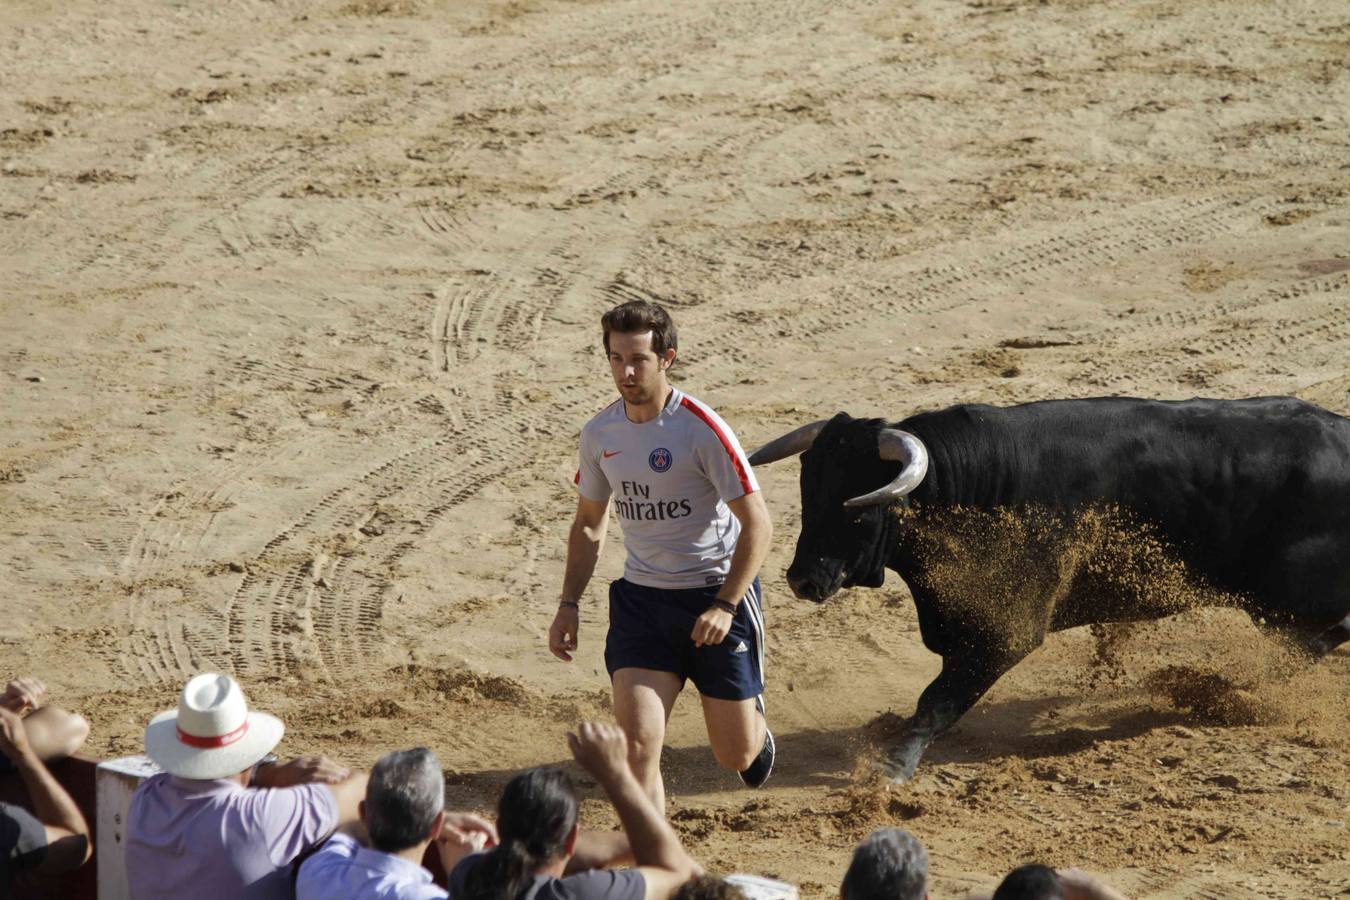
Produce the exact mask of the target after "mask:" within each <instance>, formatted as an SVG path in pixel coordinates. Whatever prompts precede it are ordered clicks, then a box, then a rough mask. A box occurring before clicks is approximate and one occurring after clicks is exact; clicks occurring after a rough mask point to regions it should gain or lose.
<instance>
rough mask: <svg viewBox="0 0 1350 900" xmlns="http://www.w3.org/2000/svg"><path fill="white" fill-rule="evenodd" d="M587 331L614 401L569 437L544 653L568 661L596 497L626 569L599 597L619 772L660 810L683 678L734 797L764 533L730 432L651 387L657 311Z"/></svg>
mask: <svg viewBox="0 0 1350 900" xmlns="http://www.w3.org/2000/svg"><path fill="white" fill-rule="evenodd" d="M600 324H601V327H602V329H603V332H604V345H605V351H606V353H607V354H608V356H609V366H610V370H611V372H612V373H613V376H614V384H615V385H616V386H617V387H618V389H619V395H620V397H619V399H618V400H616V401H615V402H614V403H612V404H611V405H610V406H609V407H607V408H606V409H605V410H604V411H602V412H601V413H600V414H599V415H597V416H596V417H595V418H593V419H591V420H590V421H589V422H587V423H586V425H585V427H584V428H582V430H581V465H580V469H579V470H578V472H577V478H576V482H577V488H578V490H579V492H580V497H579V498H578V500H577V513H576V518H575V519H574V520H573V522H572V530H571V532H570V534H569V535H568V539H567V567H566V571H565V573H564V576H563V589H562V599H561V601H560V602H559V605H558V613H557V615H556V616H555V617H554V619H553V625H552V627H550V628H549V632H548V643H549V649H550V650H551V651H553V654H554V655H555V656H557V657H558V658H559V659H562V660H564V661H570V660H571V659H572V655H571V651H573V650H575V649H576V648H577V631H578V627H579V624H578V619H579V601H580V599H581V595H582V593H583V592H584V591H585V589H586V585H587V583H588V582H589V581H590V578H591V574H592V573H593V572H594V571H595V562H596V560H597V559H598V558H599V556H600V550H601V548H602V547H603V546H604V541H605V531H606V528H607V526H608V522H609V506H610V502H611V500H612V501H613V505H614V508H615V511H616V512H617V513H618V517H619V520H620V521H621V522H622V523H623V533H624V542H625V544H626V545H627V547H628V559H627V561H626V562H625V564H624V575H623V578H620V579H619V580H618V581H615V582H614V583H612V584H611V585H610V586H609V634H608V635H607V636H606V638H605V667H606V668H607V669H608V670H609V674H610V678H611V680H612V682H613V687H614V712H615V717H616V718H617V719H618V721H619V724H620V725H621V726H622V727H623V729H624V731H625V732H627V734H628V740H629V756H630V763H631V765H632V768H633V774H634V775H636V776H637V778H638V781H639V782H641V784H642V786H643V788H644V789H645V790H646V791H647V793H648V794H649V795H650V796H651V798H652V802H654V803H655V804H656V806H657V808H658V809H660V810H662V811H664V810H665V789H664V786H663V784H662V781H661V746H662V744H663V743H664V742H665V733H666V722H667V721H668V720H669V718H670V711H671V708H672V707H673V706H674V705H675V698H676V697H677V696H678V695H679V693H680V690H681V689H682V688H683V687H684V682H685V679H686V678H687V679H692V680H693V682H694V686H695V687H697V688H698V692H699V694H700V696H701V698H702V701H703V718H704V721H705V722H706V724H707V727H708V741H709V743H710V744H711V745H712V751H713V755H714V756H716V757H717V761H718V762H719V763H721V764H722V765H723V766H726V767H727V768H729V769H732V770H734V771H736V772H739V773H740V776H741V780H742V781H744V782H745V783H746V784H747V785H749V786H750V787H759V786H760V785H762V784H763V783H764V782H765V781H766V780H767V779H768V777H769V773H770V771H771V770H772V769H773V760H774V743H773V735H772V734H770V733H769V729H768V727H767V725H766V724H765V721H764V702H763V698H762V695H763V693H764V615H763V612H762V611H761V608H760V586H759V579H758V577H757V575H758V573H759V567H760V565H761V564H762V563H763V562H764V557H765V555H766V554H767V553H768V549H769V542H770V539H771V537H772V533H773V526H772V525H771V524H770V522H769V512H768V509H767V508H766V507H765V505H764V499H763V496H762V495H761V494H760V493H759V485H758V483H757V482H756V481H755V476H754V473H753V472H752V471H751V469H750V463H749V462H748V461H747V460H746V458H745V452H744V451H743V450H742V449H741V445H740V444H739V443H738V442H737V440H736V436H735V435H734V434H732V432H731V429H730V428H728V427H727V425H726V423H725V422H723V421H722V419H721V418H720V417H718V415H717V414H716V413H715V412H713V411H712V410H711V409H709V408H708V407H707V406H705V405H704V404H702V403H700V402H699V401H698V400H695V399H694V398H693V397H690V396H689V395H688V394H685V393H684V392H683V391H679V390H677V389H675V388H673V387H671V386H670V383H669V381H668V380H667V377H666V373H667V372H668V371H669V369H670V367H671V365H672V364H673V363H674V362H675V353H676V335H675V323H674V322H672V321H671V319H670V316H669V315H668V314H667V313H666V311H665V310H664V309H662V308H661V307H660V306H658V305H657V304H655V303H648V302H645V301H636V300H635V301H631V302H629V303H624V304H622V305H620V306H616V307H615V308H614V309H611V310H610V311H609V312H607V313H605V315H604V316H603V317H602V318H601V320H600Z"/></svg>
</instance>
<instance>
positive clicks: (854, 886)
mask: <svg viewBox="0 0 1350 900" xmlns="http://www.w3.org/2000/svg"><path fill="white" fill-rule="evenodd" d="M841 890H842V892H843V894H844V897H845V898H847V900H923V897H924V895H925V894H926V893H927V891H928V851H927V850H925V849H924V848H923V844H920V843H919V839H918V838H916V837H915V836H914V835H912V834H910V833H909V832H908V831H905V830H904V829H903V828H878V829H877V830H876V831H874V832H872V833H871V834H869V835H868V836H867V837H865V838H863V841H862V843H861V844H859V845H858V847H857V849H856V850H854V851H853V862H851V863H850V864H849V867H848V871H847V872H845V873H844V884H843V887H842V888H841Z"/></svg>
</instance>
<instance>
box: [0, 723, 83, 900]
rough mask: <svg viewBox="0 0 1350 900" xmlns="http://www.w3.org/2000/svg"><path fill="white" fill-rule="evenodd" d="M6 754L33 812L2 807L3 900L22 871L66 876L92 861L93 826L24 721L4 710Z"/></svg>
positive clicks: (0, 732) (1, 730)
mask: <svg viewBox="0 0 1350 900" xmlns="http://www.w3.org/2000/svg"><path fill="white" fill-rule="evenodd" d="M0 753H3V754H4V758H5V759H6V760H7V761H8V762H10V763H11V764H12V765H13V767H14V768H15V769H16V770H18V773H19V777H20V778H22V779H23V783H24V786H25V787H26V788H27V789H28V796H29V798H30V799H31V800H32V803H33V811H32V812H29V811H28V810H26V809H24V808H22V807H18V806H11V805H10V804H8V803H0V854H3V860H4V861H3V863H0V897H8V896H9V895H10V880H11V876H12V875H13V874H14V873H15V872H18V871H22V870H29V869H37V870H39V871H43V872H66V871H69V870H70V869H75V868H78V867H79V866H81V865H83V864H84V861H85V860H87V859H88V858H89V849H90V848H89V826H88V824H86V823H85V821H84V816H82V815H80V810H79V807H77V806H76V805H75V801H74V800H72V799H71V797H70V795H69V794H67V793H66V792H65V789H64V788H62V787H61V785H59V784H57V783H56V779H55V778H53V777H52V774H51V773H50V772H48V771H47V767H46V766H45V765H43V763H42V760H41V759H40V758H39V757H38V754H37V752H36V751H35V749H34V748H33V744H32V741H31V740H30V739H29V735H28V729H27V728H26V727H25V723H24V720H23V719H21V718H20V717H19V716H18V714H17V713H15V712H13V711H12V710H11V709H10V708H9V706H8V705H4V706H0Z"/></svg>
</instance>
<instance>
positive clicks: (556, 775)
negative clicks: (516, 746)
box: [460, 767, 577, 900]
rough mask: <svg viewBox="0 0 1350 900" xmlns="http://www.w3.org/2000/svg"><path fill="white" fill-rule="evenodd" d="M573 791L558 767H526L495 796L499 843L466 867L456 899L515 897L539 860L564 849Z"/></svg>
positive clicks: (572, 818) (573, 813) (573, 820)
mask: <svg viewBox="0 0 1350 900" xmlns="http://www.w3.org/2000/svg"><path fill="white" fill-rule="evenodd" d="M576 824H577V794H576V790H575V788H573V787H572V779H570V778H568V777H567V773H566V772H564V771H562V770H561V769H554V768H548V767H540V768H537V769H527V770H526V771H524V772H521V773H520V774H519V775H517V776H516V777H515V778H512V779H511V780H510V782H508V783H507V785H506V790H504V791H502V797H501V799H500V800H498V801H497V834H498V836H499V837H500V838H501V843H500V844H498V845H497V847H496V848H495V849H493V850H492V851H491V852H489V853H488V854H487V855H486V856H484V857H483V858H482V859H480V860H479V861H478V863H477V864H476V865H475V866H474V867H473V868H472V869H471V870H469V874H468V877H467V878H466V879H465V880H464V894H463V896H462V897H461V898H460V900H516V898H517V897H519V896H520V894H521V892H522V891H523V890H525V887H526V886H527V885H528V884H529V883H530V881H531V880H532V879H533V878H534V873H535V871H536V870H538V869H539V867H540V866H543V865H545V864H546V863H548V862H549V861H551V860H554V859H557V858H558V857H560V856H562V855H563V853H565V852H566V851H567V837H568V835H570V834H571V833H572V828H573V826H575V825H576Z"/></svg>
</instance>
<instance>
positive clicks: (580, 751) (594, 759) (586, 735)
mask: <svg viewBox="0 0 1350 900" xmlns="http://www.w3.org/2000/svg"><path fill="white" fill-rule="evenodd" d="M567 746H568V747H570V748H571V749H572V756H573V758H574V759H576V761H577V762H578V763H579V764H580V765H581V767H582V768H583V769H585V770H586V771H587V772H590V773H591V774H592V775H594V776H595V779H596V780H597V781H599V782H601V783H602V784H603V783H604V782H605V780H606V779H607V778H611V777H613V776H614V775H616V774H618V773H621V772H628V773H629V774H630V775H631V774H632V773H631V771H630V770H629V768H628V735H626V734H624V733H623V729H622V728H620V727H619V726H618V725H611V724H609V723H607V722H582V723H581V725H580V726H579V727H578V728H577V730H576V731H575V732H571V731H569V732H568V733H567Z"/></svg>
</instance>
